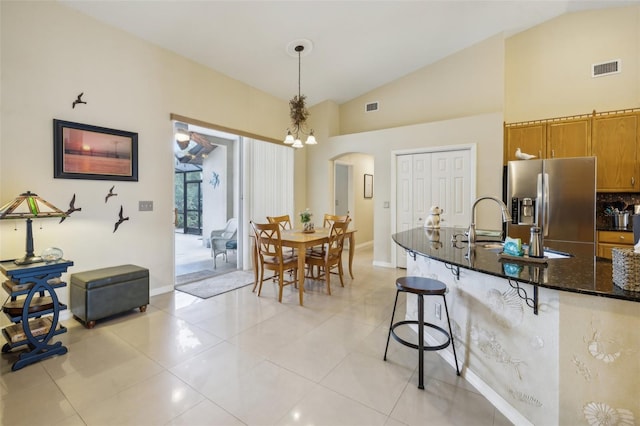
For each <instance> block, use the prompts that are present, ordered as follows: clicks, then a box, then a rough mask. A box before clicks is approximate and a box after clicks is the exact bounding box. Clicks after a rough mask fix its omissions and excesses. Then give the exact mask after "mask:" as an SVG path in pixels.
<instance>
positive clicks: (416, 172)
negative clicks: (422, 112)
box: [396, 149, 471, 268]
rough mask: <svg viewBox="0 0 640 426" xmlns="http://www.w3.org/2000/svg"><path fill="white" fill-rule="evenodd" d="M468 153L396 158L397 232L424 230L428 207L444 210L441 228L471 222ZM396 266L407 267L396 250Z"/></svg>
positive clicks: (401, 254) (424, 153) (455, 151)
mask: <svg viewBox="0 0 640 426" xmlns="http://www.w3.org/2000/svg"><path fill="white" fill-rule="evenodd" d="M470 158H471V153H470V150H469V149H459V150H452V151H433V152H423V153H415V154H406V155H397V156H396V232H402V231H406V230H408V229H411V228H416V227H421V226H424V221H425V219H426V218H427V216H428V215H429V214H430V210H431V206H438V207H440V208H441V209H443V210H444V213H443V214H442V215H441V217H440V220H441V226H443V227H444V226H446V227H453V226H456V227H467V226H468V225H469V221H470V220H471V173H470V171H471V163H470V162H471V159H470ZM396 247H397V248H396V265H397V266H398V267H399V268H406V267H407V258H406V252H405V251H404V249H402V248H400V247H398V246H396Z"/></svg>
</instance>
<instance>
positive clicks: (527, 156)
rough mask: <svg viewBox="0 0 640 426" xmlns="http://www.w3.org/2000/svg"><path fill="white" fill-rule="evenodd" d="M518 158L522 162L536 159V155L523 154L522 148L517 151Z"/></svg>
mask: <svg viewBox="0 0 640 426" xmlns="http://www.w3.org/2000/svg"><path fill="white" fill-rule="evenodd" d="M516 158H519V159H520V160H531V159H532V158H536V156H535V155H531V154H527V153H526V152H522V151H521V150H520V148H517V149H516Z"/></svg>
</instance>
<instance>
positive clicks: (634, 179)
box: [631, 176, 636, 186]
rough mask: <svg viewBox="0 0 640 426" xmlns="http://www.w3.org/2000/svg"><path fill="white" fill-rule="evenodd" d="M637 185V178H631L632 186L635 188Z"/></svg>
mask: <svg viewBox="0 0 640 426" xmlns="http://www.w3.org/2000/svg"><path fill="white" fill-rule="evenodd" d="M635 185H636V178H635V177H633V176H631V186H635Z"/></svg>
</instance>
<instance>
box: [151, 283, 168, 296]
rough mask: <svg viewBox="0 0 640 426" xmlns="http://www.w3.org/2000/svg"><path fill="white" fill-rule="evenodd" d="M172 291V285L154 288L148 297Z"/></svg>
mask: <svg viewBox="0 0 640 426" xmlns="http://www.w3.org/2000/svg"><path fill="white" fill-rule="evenodd" d="M173 290H174V287H173V286H172V285H166V286H164V287H158V288H154V289H153V290H151V292H150V294H149V295H150V296H157V295H159V294H164V293H169V292H172V291H173Z"/></svg>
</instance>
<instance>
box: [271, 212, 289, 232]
mask: <svg viewBox="0 0 640 426" xmlns="http://www.w3.org/2000/svg"><path fill="white" fill-rule="evenodd" d="M267 220H268V221H269V223H277V224H278V225H280V230H281V231H285V230H287V229H292V227H291V218H290V217H289V215H288V214H285V215H283V216H267Z"/></svg>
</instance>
